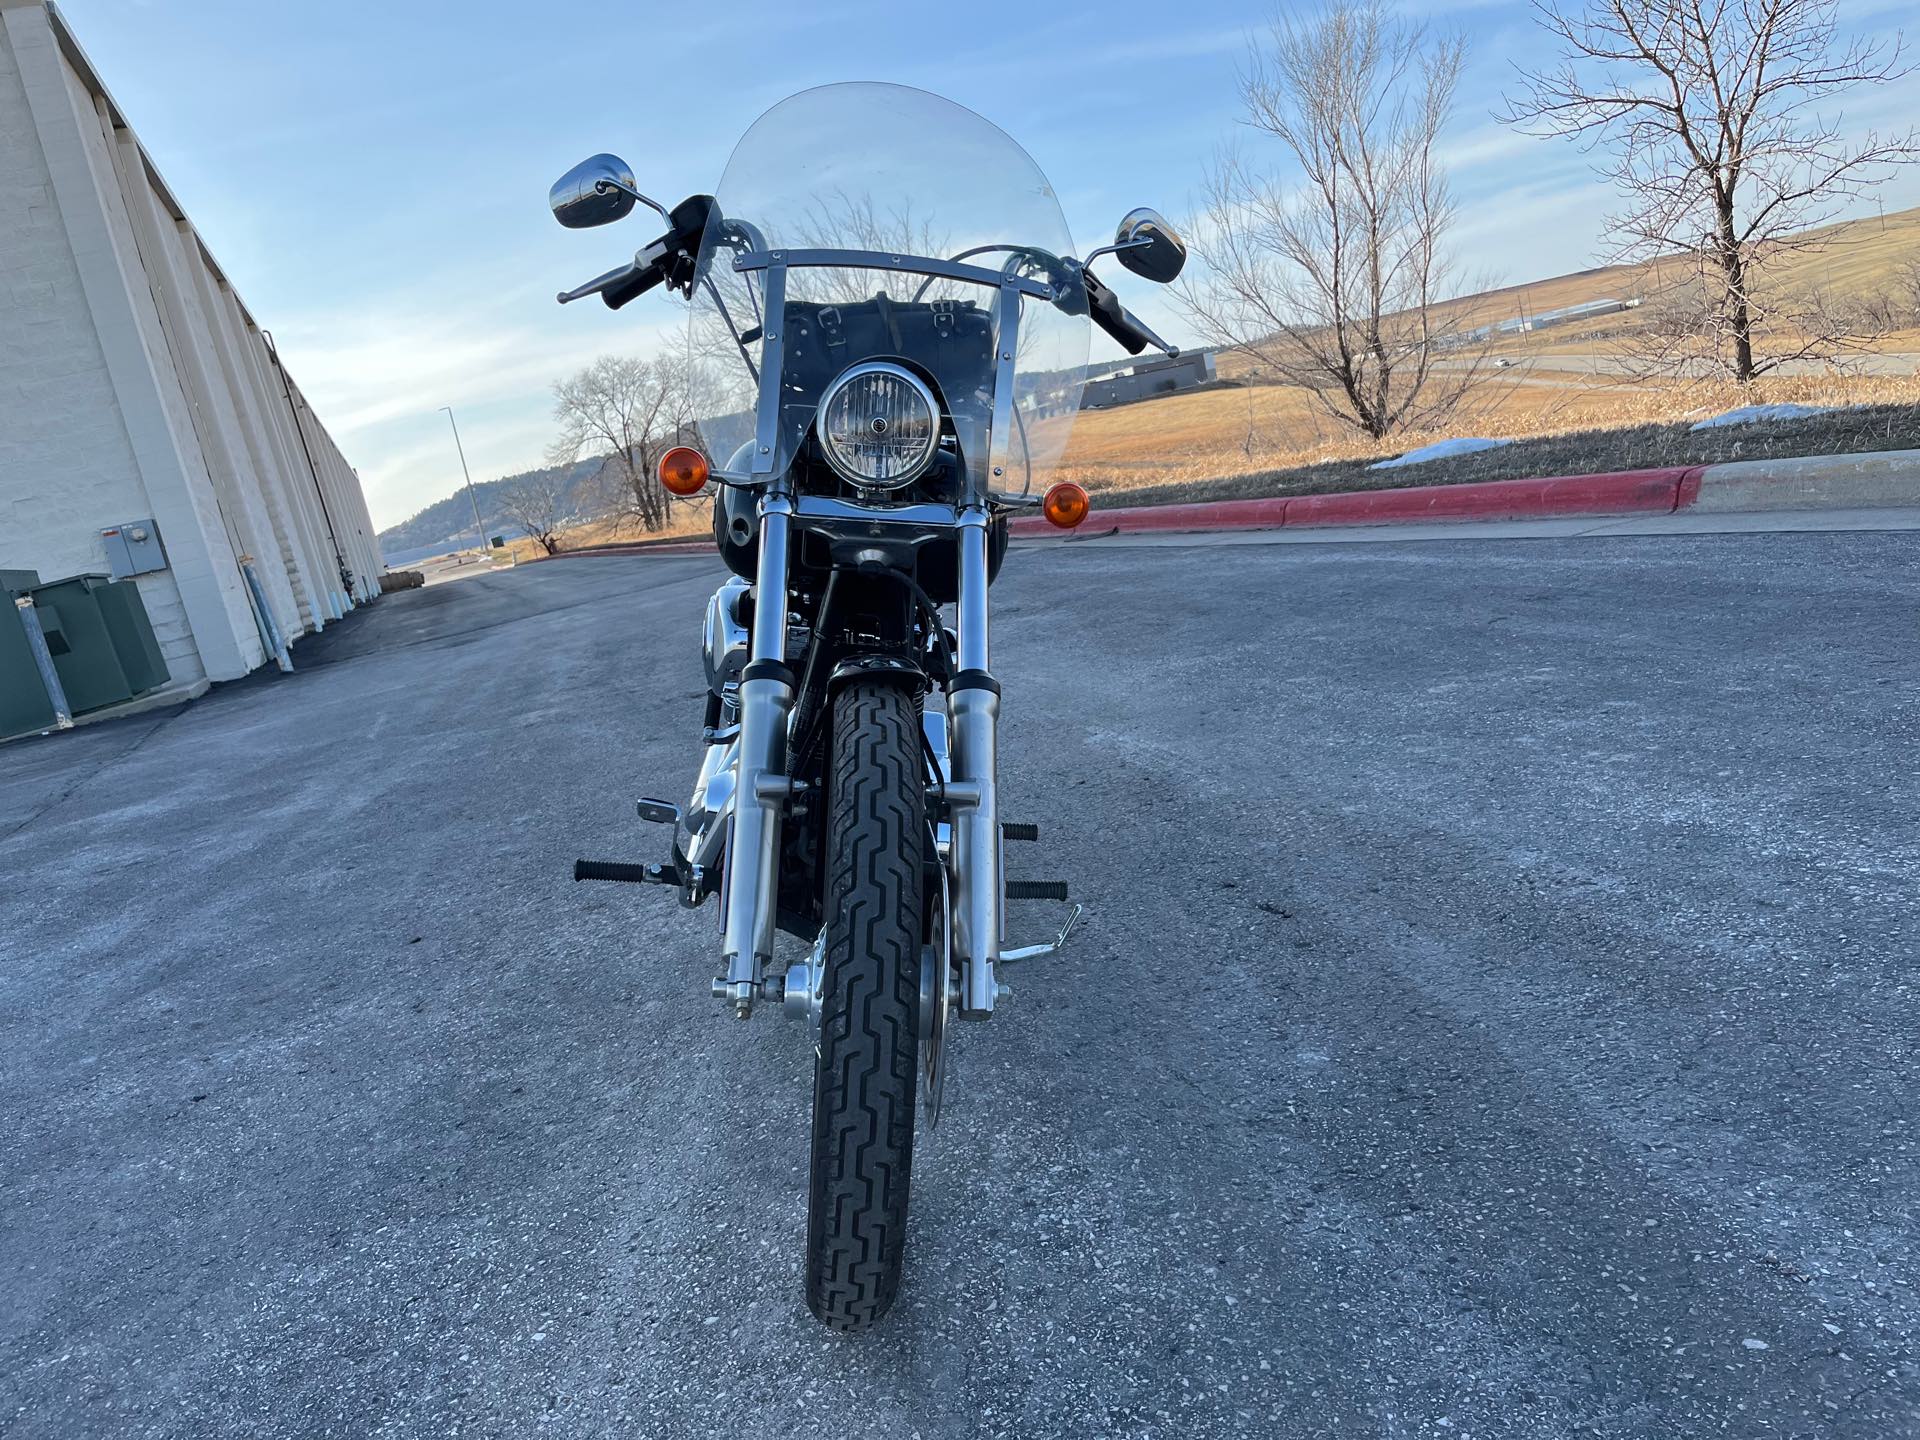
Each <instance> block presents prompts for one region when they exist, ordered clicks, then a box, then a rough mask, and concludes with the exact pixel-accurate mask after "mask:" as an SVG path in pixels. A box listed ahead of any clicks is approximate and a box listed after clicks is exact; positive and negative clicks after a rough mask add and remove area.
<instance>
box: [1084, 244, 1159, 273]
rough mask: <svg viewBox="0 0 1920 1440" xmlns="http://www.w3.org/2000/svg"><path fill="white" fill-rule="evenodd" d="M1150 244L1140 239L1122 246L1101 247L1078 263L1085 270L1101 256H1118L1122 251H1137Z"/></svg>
mask: <svg viewBox="0 0 1920 1440" xmlns="http://www.w3.org/2000/svg"><path fill="white" fill-rule="evenodd" d="M1151 244H1153V241H1152V240H1151V239H1148V238H1142V239H1139V240H1129V241H1127V243H1126V244H1124V245H1102V246H1101V247H1100V248H1099V249H1098V250H1096V251H1094V252H1093V253H1092V254H1091V255H1089V256H1087V258H1086V259H1084V260H1082V261H1081V262H1080V265H1081V268H1082V269H1085V268H1086V267H1087V266H1089V265H1091V264H1093V262H1094V261H1096V260H1098V259H1099V258H1100V257H1101V256H1102V255H1118V254H1119V253H1120V252H1121V251H1122V250H1138V249H1140V248H1142V247H1143V246H1147V245H1151Z"/></svg>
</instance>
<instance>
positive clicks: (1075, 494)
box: [1040, 480, 1089, 530]
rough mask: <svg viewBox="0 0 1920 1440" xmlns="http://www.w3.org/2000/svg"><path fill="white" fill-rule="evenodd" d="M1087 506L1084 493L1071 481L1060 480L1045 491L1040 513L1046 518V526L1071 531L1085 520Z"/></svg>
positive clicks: (1087, 502) (1085, 493)
mask: <svg viewBox="0 0 1920 1440" xmlns="http://www.w3.org/2000/svg"><path fill="white" fill-rule="evenodd" d="M1088 505H1089V501H1088V500H1087V492H1086V491H1084V490H1082V489H1081V488H1080V487H1079V486H1078V485H1076V484H1074V483H1073V482H1072V481H1071V480H1062V481H1061V482H1060V483H1059V484H1058V485H1056V486H1054V487H1053V488H1052V489H1051V490H1049V491H1047V498H1046V499H1045V500H1044V501H1042V502H1041V505H1040V513H1041V514H1042V515H1045V516H1046V517H1047V523H1048V524H1050V525H1058V526H1059V527H1060V528H1061V529H1062V530H1071V529H1073V527H1074V526H1076V525H1078V524H1079V523H1080V522H1081V521H1082V520H1084V519H1086V518H1087V508H1088Z"/></svg>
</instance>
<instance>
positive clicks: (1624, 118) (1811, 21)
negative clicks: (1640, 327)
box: [1503, 0, 1920, 382]
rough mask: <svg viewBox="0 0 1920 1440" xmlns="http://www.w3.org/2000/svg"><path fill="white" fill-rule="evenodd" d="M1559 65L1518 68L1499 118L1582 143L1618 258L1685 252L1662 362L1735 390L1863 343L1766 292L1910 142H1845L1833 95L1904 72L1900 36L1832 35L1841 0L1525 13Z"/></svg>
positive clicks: (1789, 298)
mask: <svg viewBox="0 0 1920 1440" xmlns="http://www.w3.org/2000/svg"><path fill="white" fill-rule="evenodd" d="M1532 4H1533V8H1534V13H1535V15H1536V17H1537V19H1538V20H1539V23H1540V25H1541V26H1542V27H1543V28H1544V29H1545V30H1546V31H1547V33H1548V34H1549V35H1551V36H1552V37H1553V38H1554V39H1555V40H1556V41H1557V42H1558V44H1559V46H1560V49H1561V59H1560V62H1559V63H1558V64H1557V65H1555V66H1553V67H1552V68H1549V69H1545V70H1535V71H1525V70H1523V71H1522V72H1521V92H1520V94H1519V95H1517V96H1512V97H1509V98H1508V100H1507V105H1506V112H1505V115H1504V117H1503V118H1505V119H1506V120H1507V121H1509V122H1510V123H1512V124H1515V125H1518V126H1521V127H1522V128H1523V129H1525V130H1526V131H1527V132H1528V133H1531V134H1536V135H1543V136H1545V135H1558V136H1563V137H1568V138H1571V139H1575V140H1577V141H1579V142H1580V143H1581V144H1582V145H1583V146H1585V147H1587V148H1588V149H1590V150H1591V151H1593V152H1594V153H1595V154H1596V155H1597V156H1598V157H1599V159H1598V161H1597V164H1598V168H1599V169H1600V171H1601V173H1602V174H1603V175H1605V176H1606V177H1607V178H1609V179H1610V180H1612V181H1613V183H1614V185H1615V187H1616V188H1617V189H1618V190H1619V191H1620V192H1621V195H1622V196H1623V198H1624V201H1625V208H1623V209H1622V210H1621V211H1620V212H1619V213H1618V214H1617V215H1614V216H1612V217H1610V219H1609V227H1610V229H1611V232H1612V234H1613V235H1614V237H1615V240H1616V250H1617V258H1620V259H1629V260H1644V259H1649V258H1658V257H1662V256H1670V255H1673V254H1675V253H1679V254H1683V255H1689V256H1692V257H1695V259H1696V260H1697V267H1696V270H1695V273H1694V274H1693V275H1692V276H1691V277H1689V282H1690V284H1689V288H1691V287H1692V285H1695V284H1697V285H1698V287H1699V288H1700V289H1701V291H1702V294H1703V296H1704V304H1701V303H1699V301H1700V298H1701V297H1698V296H1694V295H1691V294H1686V295H1683V296H1681V297H1680V298H1679V300H1678V303H1677V304H1676V305H1674V306H1672V307H1669V316H1668V318H1669V319H1672V318H1674V317H1677V316H1679V315H1683V314H1685V315H1690V316H1691V320H1692V323H1693V325H1694V330H1693V333H1692V335H1691V337H1690V338H1689V336H1687V335H1686V334H1684V333H1682V332H1680V331H1679V330H1678V329H1671V330H1670V331H1669V332H1668V333H1666V334H1664V335H1662V336H1660V337H1658V340H1657V343H1656V347H1655V349H1656V352H1657V353H1658V354H1659V355H1660V356H1661V358H1662V362H1663V363H1667V362H1671V363H1672V364H1673V365H1675V366H1679V365H1692V366H1695V367H1697V366H1699V365H1700V364H1701V363H1702V362H1706V363H1708V364H1710V365H1711V366H1712V367H1714V368H1716V369H1718V370H1720V371H1722V372H1723V373H1725V374H1727V375H1729V376H1731V377H1732V378H1733V379H1736V380H1739V381H1741V382H1745V381H1748V380H1751V379H1753V378H1754V377H1755V376H1757V375H1762V374H1765V373H1766V372H1767V371H1768V370H1770V369H1773V368H1776V367H1777V366H1779V365H1780V364H1783V363H1785V362H1786V361H1788V360H1791V359H1807V358H1832V357H1834V356H1837V355H1840V354H1842V353H1844V352H1845V351H1847V350H1848V349H1849V348H1852V347H1854V346H1856V345H1857V344H1858V343H1859V335H1858V334H1857V333H1856V329H1855V328H1854V327H1850V326H1849V325H1847V324H1845V323H1838V322H1839V316H1838V313H1837V312H1836V310H1835V308H1834V307H1833V305H1832V304H1831V303H1829V302H1827V301H1825V300H1823V299H1822V298H1821V297H1820V296H1818V295H1817V294H1814V293H1811V292H1809V293H1802V294H1792V293H1787V292H1785V291H1783V290H1782V289H1781V288H1780V287H1769V286H1767V285H1765V284H1764V283H1763V282H1764V280H1765V279H1766V276H1767V272H1768V271H1769V269H1770V268H1772V267H1774V266H1775V263H1776V262H1777V261H1778V260H1779V259H1780V258H1781V257H1782V256H1785V255H1791V254H1795V253H1804V252H1806V251H1807V250H1809V249H1812V248H1815V247H1817V246H1819V245H1820V244H1822V243H1825V237H1822V236H1819V235H1816V234H1810V233H1809V232H1810V231H1814V230H1816V229H1817V228H1818V227H1819V226H1821V225H1824V224H1826V223H1827V222H1829V221H1831V220H1832V219H1834V218H1835V217H1836V216H1837V215H1838V213H1839V212H1840V210H1841V209H1842V208H1843V207H1844V206H1845V205H1846V204H1847V203H1848V202H1850V201H1852V200H1854V199H1856V198H1858V197H1860V196H1862V195H1864V194H1866V193H1868V192H1869V191H1871V190H1872V188H1873V187H1874V186H1875V185H1877V184H1879V183H1880V182H1881V181H1882V180H1884V179H1885V178H1886V176H1887V175H1888V173H1889V172H1890V171H1892V170H1893V169H1894V168H1895V167H1897V166H1900V165H1905V164H1911V163H1913V162H1914V161H1916V160H1920V130H1907V131H1904V132H1902V133H1900V134H1896V135H1880V134H1877V133H1874V132H1868V133H1866V134H1863V135H1857V136H1854V137H1852V138H1849V137H1848V135H1847V134H1846V132H1845V131H1844V130H1843V128H1842V126H1841V125H1840V123H1839V121H1838V120H1837V119H1835V118H1833V117H1832V116H1830V115H1827V114H1823V113H1822V108H1821V107H1822V105H1823V103H1824V102H1827V101H1829V100H1830V99H1831V98H1832V97H1835V96H1837V95H1839V94H1841V93H1842V92H1844V91H1847V90H1851V89H1854V88H1856V87H1859V86H1868V85H1884V84H1888V83H1891V82H1894V81H1897V80H1900V79H1903V78H1905V77H1907V76H1909V75H1911V74H1912V73H1913V67H1912V66H1911V65H1909V64H1907V63H1906V61H1905V56H1904V52H1903V50H1902V47H1901V42H1900V41H1899V40H1898V39H1895V40H1892V41H1884V40H1878V39H1843V38H1842V37H1841V35H1840V33H1839V25H1838V20H1837V16H1838V13H1839V4H1838V0H1588V3H1587V4H1585V5H1584V6H1583V7H1579V8H1569V7H1566V6H1563V5H1562V4H1561V3H1560V0H1532Z"/></svg>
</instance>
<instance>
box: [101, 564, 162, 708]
mask: <svg viewBox="0 0 1920 1440" xmlns="http://www.w3.org/2000/svg"><path fill="white" fill-rule="evenodd" d="M93 593H94V598H95V599H97V600H98V601H99V602H100V618H101V619H102V620H104V621H106V622H107V636H108V638H109V639H111V640H112V641H113V652H114V654H116V655H118V656H119V657H120V668H121V669H122V670H124V671H126V672H127V688H128V689H130V690H132V691H133V693H134V694H136V695H144V694H146V693H147V691H149V690H158V689H159V688H160V687H161V686H162V685H164V684H166V683H167V681H168V679H169V678H171V677H170V676H169V675H168V673H167V662H166V659H165V657H164V656H162V655H161V653H160V642H159V641H158V640H156V639H154V638H153V622H152V621H151V620H149V619H147V607H146V605H145V603H144V602H142V600H141V599H140V587H139V586H138V585H136V584H134V583H133V581H131V580H114V581H110V582H108V583H107V584H105V585H98V586H96V587H95V588H94V592H93Z"/></svg>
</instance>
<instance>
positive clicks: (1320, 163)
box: [1179, 0, 1484, 437]
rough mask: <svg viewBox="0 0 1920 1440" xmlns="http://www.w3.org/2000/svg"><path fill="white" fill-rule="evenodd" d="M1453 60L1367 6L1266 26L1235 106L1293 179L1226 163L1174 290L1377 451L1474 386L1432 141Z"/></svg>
mask: <svg viewBox="0 0 1920 1440" xmlns="http://www.w3.org/2000/svg"><path fill="white" fill-rule="evenodd" d="M1464 53H1465V51H1464V45H1463V42H1462V41H1460V40H1459V39H1457V38H1442V39H1434V38H1430V37H1429V36H1428V35H1427V34H1426V32H1425V31H1424V30H1422V29H1421V28H1420V27H1418V26H1414V25H1407V24H1402V23H1400V22H1397V21H1395V20H1393V19H1392V18H1391V17H1390V16H1389V15H1388V13H1387V11H1386V9H1385V8H1384V6H1383V5H1381V4H1380V3H1378V0H1360V3H1347V0H1335V3H1333V4H1331V5H1330V6H1329V7H1328V8H1327V9H1326V10H1324V11H1323V12H1321V13H1320V14H1318V15H1317V16H1316V17H1315V18H1313V19H1310V20H1305V21H1302V20H1296V19H1295V18H1293V17H1291V16H1288V15H1282V16H1280V17H1279V18H1277V19H1276V20H1275V21H1274V22H1273V24H1272V26H1271V27H1270V30H1269V33H1268V37H1267V39H1266V42H1265V44H1264V46H1263V47H1261V48H1258V49H1256V51H1255V53H1254V55H1253V56H1252V59H1251V61H1250V64H1249V68H1248V69H1247V71H1246V72H1245V73H1244V74H1243V75H1242V76H1241V80H1240V98H1241V102H1242V104H1243V105H1244V106H1245V110H1246V117H1245V119H1246V123H1247V124H1248V125H1249V126H1251V127H1252V128H1253V129H1254V130H1255V131H1257V132H1259V133H1260V134H1262V135H1265V136H1267V137H1270V138H1271V139H1274V140H1277V141H1279V142H1280V145H1281V147H1282V149H1283V150H1284V151H1285V153H1286V156H1287V157H1288V158H1289V159H1290V160H1291V161H1292V162H1293V163H1294V165H1295V166H1297V168H1298V169H1299V171H1300V172H1301V177H1302V178H1301V183H1300V184H1299V185H1298V186H1296V187H1294V188H1292V189H1288V188H1285V187H1283V186H1282V185H1281V184H1280V183H1279V182H1278V181H1277V180H1276V179H1274V178H1273V177H1272V176H1271V175H1270V174H1269V173H1267V172H1266V171H1264V170H1262V169H1260V168H1259V167H1258V166H1256V165H1255V164H1254V163H1253V162H1251V161H1250V160H1248V159H1247V158H1246V156H1245V154H1244V153H1243V152H1238V151H1230V152H1228V153H1227V154H1226V155H1225V156H1224V157H1223V158H1222V159H1221V161H1220V162H1219V163H1218V164H1217V165H1216V166H1215V168H1214V171H1213V173H1212V174H1211V175H1210V176H1209V177H1208V182H1207V199H1206V203H1205V208H1204V216H1203V219H1202V233H1201V234H1200V235H1199V236H1197V237H1196V246H1195V248H1196V251H1197V252H1198V253H1199V256H1200V258H1201V260H1202V261H1203V262H1204V263H1203V265H1202V266H1201V267H1200V268H1199V271H1198V273H1197V274H1196V276H1195V278H1194V279H1193V280H1192V281H1190V282H1188V283H1187V284H1186V285H1185V286H1183V287H1182V288H1181V290H1180V292H1179V293H1180V298H1181V299H1182V301H1183V302H1184V304H1185V306H1186V308H1187V310H1188V311H1189V313H1190V314H1191V316H1192V318H1193V320H1194V322H1195V324H1196V325H1197V327H1198V328H1199V329H1200V330H1201V331H1202V332H1203V334H1204V335H1205V336H1206V338H1207V339H1208V340H1209V341H1210V342H1212V343H1215V344H1219V345H1223V346H1227V347H1234V348H1238V349H1241V350H1244V351H1246V352H1247V353H1249V354H1250V355H1252V356H1253V357H1254V358H1255V359H1256V360H1257V361H1258V362H1259V364H1260V365H1261V367H1262V368H1263V369H1266V370H1270V371H1271V372H1273V373H1274V374H1276V375H1278V376H1279V377H1280V378H1281V379H1283V380H1285V381H1288V382H1291V383H1292V384H1295V385H1300V386H1303V387H1304V388H1306V389H1307V390H1308V391H1309V392H1310V393H1311V394H1312V395H1313V396H1314V398H1315V400H1316V401H1317V402H1318V403H1319V405H1320V406H1321V408H1323V409H1324V410H1325V411H1326V413H1327V414H1329V415H1331V416H1333V417H1335V418H1336V419H1337V420H1339V421H1341V422H1343V423H1344V424H1346V425H1350V426H1352V427H1354V428H1356V429H1359V430H1362V431H1364V432H1365V433H1367V434H1368V435H1372V436H1375V437H1379V436H1384V435H1389V434H1392V433H1393V432H1394V431H1396V430H1399V429H1403V428H1407V427H1415V426H1418V427H1424V426H1429V425H1432V424H1434V423H1437V422H1438V421H1440V420H1441V419H1443V418H1444V417H1445V416H1446V415H1448V414H1449V413H1450V412H1452V411H1453V410H1454V409H1455V408H1456V407H1457V406H1458V405H1459V403H1460V401H1461V399H1462V398H1463V397H1464V396H1465V395H1466V393H1467V391H1468V389H1469V388H1470V387H1471V386H1472V385H1473V384H1474V383H1476V381H1477V380H1479V379H1480V378H1481V376H1482V365H1483V354H1482V352H1483V350H1484V345H1477V344H1476V342H1477V341H1478V340H1480V339H1482V338H1483V337H1475V336H1470V335H1468V334H1467V333H1466V331H1465V328H1464V322H1465V318H1466V317H1465V314H1464V311H1463V310H1462V309H1461V308H1460V307H1457V306H1454V307H1449V306H1445V305H1444V304H1443V303H1442V302H1444V301H1445V300H1448V299H1450V298H1453V297H1454V296H1455V295H1457V294H1458V293H1459V290H1458V287H1457V286H1456V283H1455V281H1456V277H1455V274H1454V271H1453V267H1452V264H1451V262H1450V260H1449V257H1448V254H1447V249H1446V237H1447V232H1448V230H1449V228H1450V227H1451V225H1452V223H1453V219H1454V206H1453V200H1452V197H1451V195H1450V193H1449V190H1448V185H1447V176H1446V171H1445V168H1444V167H1443V166H1442V164H1441V163H1440V157H1439V153H1438V152H1439V139H1440V132H1441V129H1442V127H1443V126H1444V125H1445V123H1446V120H1447V115H1448V112H1449V111H1450V109H1451V108H1452V104H1453V95H1454V88H1455V85H1456V84H1457V83H1458V80H1459V76H1460V67H1461V62H1462V60H1463V58H1464Z"/></svg>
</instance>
